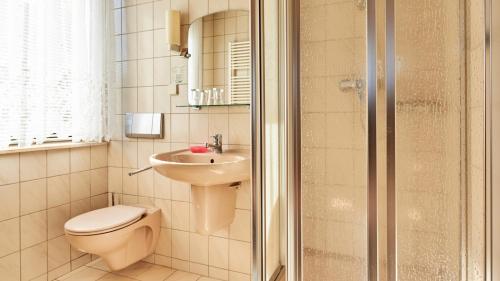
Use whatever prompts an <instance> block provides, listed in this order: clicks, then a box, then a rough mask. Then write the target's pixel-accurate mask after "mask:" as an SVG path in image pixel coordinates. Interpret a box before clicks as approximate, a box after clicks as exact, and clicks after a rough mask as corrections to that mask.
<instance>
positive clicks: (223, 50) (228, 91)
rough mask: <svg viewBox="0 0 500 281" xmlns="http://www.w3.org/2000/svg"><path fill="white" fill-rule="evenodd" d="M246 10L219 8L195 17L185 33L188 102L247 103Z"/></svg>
mask: <svg viewBox="0 0 500 281" xmlns="http://www.w3.org/2000/svg"><path fill="white" fill-rule="evenodd" d="M249 20H250V18H249V13H248V11H239V10H233V11H223V12H218V13H214V14H210V15H207V16H204V17H202V18H199V19H197V20H195V21H194V22H193V23H192V24H191V25H190V27H189V35H188V47H189V58H188V95H189V104H190V105H205V104H209V105H210V104H212V105H214V104H219V105H220V104H249V103H250V96H251V58H250V54H251V52H250V24H249Z"/></svg>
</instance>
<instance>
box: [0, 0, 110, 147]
mask: <svg viewBox="0 0 500 281" xmlns="http://www.w3.org/2000/svg"><path fill="white" fill-rule="evenodd" d="M106 2H108V1H102V0H43V1H40V0H1V1H0V148H1V147H5V146H7V145H9V144H10V143H12V141H13V140H15V141H16V142H18V143H19V145H22V146H25V145H31V144H32V143H33V142H36V143H42V142H44V141H46V140H47V139H49V138H51V137H52V138H53V137H58V138H68V137H70V136H72V137H73V141H81V140H83V141H100V140H102V138H103V137H104V136H105V129H106V125H105V124H106V96H107V94H106V92H107V87H106V85H107V79H106V76H107V75H106V73H107V71H106V69H107V67H106V65H107V63H106V50H107V48H106V42H107V41H108V40H106V37H107V35H106V30H108V29H107V26H106V18H107V17H106V13H105V11H106V7H105V3H106Z"/></svg>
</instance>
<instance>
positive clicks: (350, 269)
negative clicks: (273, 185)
mask: <svg viewBox="0 0 500 281" xmlns="http://www.w3.org/2000/svg"><path fill="white" fill-rule="evenodd" d="M365 25H366V7H365V5H364V4H363V3H362V1H333V2H332V1H327V3H325V2H323V1H301V6H300V30H301V32H300V57H301V60H300V84H301V88H300V97H301V100H300V102H301V116H300V118H301V134H302V135H301V158H302V161H301V162H302V166H301V187H302V188H301V196H302V198H301V200H302V211H301V212H302V249H301V250H302V275H303V279H302V280H308V281H313V280H317V281H324V280H367V179H366V178H367V176H366V175H367V171H366V166H367V148H366V137H367V134H366V132H367V124H366V103H367V97H366V89H365V88H366V87H365V86H366V78H365V76H366V74H365V73H366V67H365V64H366V62H365V57H366V56H365V53H366V31H365V29H366V28H365Z"/></svg>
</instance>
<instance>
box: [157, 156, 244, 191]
mask: <svg viewBox="0 0 500 281" xmlns="http://www.w3.org/2000/svg"><path fill="white" fill-rule="evenodd" d="M149 162H150V163H151V166H152V167H153V169H154V170H155V171H157V172H158V173H160V174H161V175H163V176H166V177H168V178H171V179H173V180H177V181H182V182H187V183H190V184H191V185H195V186H212V185H220V184H231V183H235V182H241V181H245V180H249V179H250V151H249V150H247V149H227V150H224V151H223V153H221V154H218V153H214V152H208V153H192V152H191V151H190V150H188V149H186V150H177V151H173V152H167V153H159V154H154V155H151V156H150V157H149Z"/></svg>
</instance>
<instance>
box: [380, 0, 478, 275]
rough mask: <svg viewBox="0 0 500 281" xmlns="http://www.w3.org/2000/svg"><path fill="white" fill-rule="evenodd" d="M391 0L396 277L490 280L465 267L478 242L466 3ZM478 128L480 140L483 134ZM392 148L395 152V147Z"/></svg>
mask: <svg viewBox="0 0 500 281" xmlns="http://www.w3.org/2000/svg"><path fill="white" fill-rule="evenodd" d="M390 2H392V5H394V18H393V19H391V17H390V16H389V18H388V21H392V20H393V22H394V46H395V54H394V57H393V59H394V75H395V100H394V102H395V103H394V106H395V107H394V117H395V118H394V119H395V120H393V122H394V125H395V134H394V141H395V146H394V147H393V149H394V150H393V152H394V159H388V161H392V160H395V168H394V170H393V172H394V174H393V175H391V171H389V173H388V177H394V179H395V184H394V185H393V186H388V194H393V195H394V196H395V197H394V199H395V200H394V201H391V200H389V202H388V204H389V205H390V204H394V205H395V209H394V211H395V219H394V221H392V222H391V221H389V222H388V223H389V225H391V224H394V225H393V226H394V227H393V229H396V230H397V231H396V233H395V237H396V239H395V240H394V241H388V243H394V249H395V251H396V257H397V260H395V261H393V262H395V264H394V272H395V273H394V274H397V280H400V281H405V280H482V279H474V278H470V279H469V278H467V277H466V276H464V274H465V272H466V271H465V269H464V267H463V265H465V264H466V262H467V261H466V259H467V255H466V254H465V253H466V251H467V249H466V246H465V245H467V243H469V242H470V241H469V242H467V241H466V240H467V237H468V234H467V224H466V216H467V214H466V210H467V208H466V204H467V200H466V196H467V193H466V187H467V184H468V182H467V180H468V179H467V177H466V173H467V170H468V167H467V162H466V159H467V157H466V155H467V149H468V148H469V147H468V145H467V138H468V133H467V131H466V128H467V126H468V125H466V124H467V122H468V116H467V115H466V114H467V111H466V110H465V109H466V106H467V102H468V101H467V99H466V93H467V88H466V86H465V85H466V83H465V81H466V80H467V79H466V77H465V74H464V73H466V72H465V71H464V69H465V65H464V62H465V61H466V60H465V53H464V51H463V50H464V49H463V48H462V47H463V46H464V40H465V33H464V30H463V20H464V18H463V17H464V13H463V9H464V6H463V3H462V1H454V0H440V1H435V0H424V1H412V0H394V1H390ZM464 2H467V1H464ZM476 70H478V69H476ZM467 71H468V72H470V73H472V71H474V69H469V70H467ZM478 78H479V76H478ZM477 120H479V119H476V121H477ZM474 126H476V125H474ZM476 129H478V131H476V137H481V134H482V133H481V130H480V128H479V127H476ZM469 136H470V135H469ZM479 143H480V141H479V142H478V144H479ZM388 151H389V155H390V154H391V153H392V152H391V147H389V148H388ZM479 151H480V150H479ZM469 183H470V182H469ZM469 186H471V187H472V186H473V185H469ZM480 190H481V189H479V191H480ZM476 195H477V196H478V197H477V198H479V200H482V199H480V198H481V194H479V193H476ZM483 195H484V194H483ZM471 221H472V220H471ZM475 231H480V228H479V227H478V228H477V230H475ZM480 238H481V235H479V236H477V237H476V239H475V241H474V242H473V243H480V240H481V239H480ZM472 258H474V256H472ZM471 260H472V259H471ZM390 280H395V279H390Z"/></svg>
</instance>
